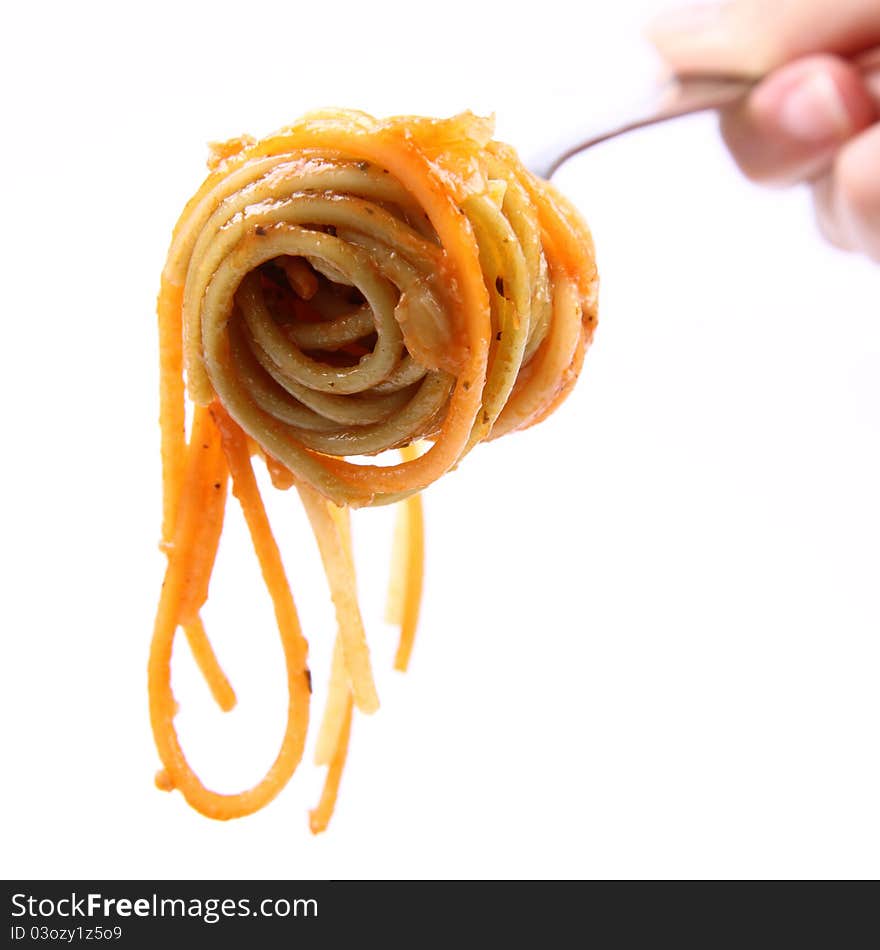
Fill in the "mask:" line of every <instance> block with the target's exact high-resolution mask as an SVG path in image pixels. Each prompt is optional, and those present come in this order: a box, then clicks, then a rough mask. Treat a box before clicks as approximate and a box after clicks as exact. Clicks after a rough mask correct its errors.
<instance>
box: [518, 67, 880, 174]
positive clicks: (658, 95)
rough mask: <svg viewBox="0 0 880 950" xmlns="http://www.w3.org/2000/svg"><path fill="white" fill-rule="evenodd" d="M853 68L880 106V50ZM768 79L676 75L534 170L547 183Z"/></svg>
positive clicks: (578, 131)
mask: <svg viewBox="0 0 880 950" xmlns="http://www.w3.org/2000/svg"><path fill="white" fill-rule="evenodd" d="M853 63H854V64H855V65H856V66H857V67H858V68H860V69H861V70H862V71H863V72H864V73H865V75H866V76H867V77H868V79H869V81H870V82H872V83H873V84H874V85H875V86H876V87H877V96H878V101H880V49H875V50H871V51H869V52H868V53H865V54H862V55H861V56H858V57H856V58H855V59H854V60H853ZM762 78H763V77H762V76H732V75H725V74H720V73H719V74H712V73H693V74H690V75H683V76H675V77H673V78H672V79H670V80H669V81H668V82H667V83H666V84H665V85H663V86H660V87H659V88H658V89H656V90H655V91H654V92H653V94H652V95H651V97H650V98H649V100H648V102H647V103H644V102H643V103H640V104H638V105H636V106H635V107H633V108H631V109H630V110H629V112H628V113H624V118H622V119H621V120H620V121H619V122H617V123H614V124H612V125H610V126H608V125H605V126H603V127H598V128H597V127H596V126H595V125H590V124H589V122H588V120H581V121H580V122H578V123H576V124H574V125H572V126H571V127H570V128H568V129H565V130H564V131H563V133H562V135H561V136H560V137H559V138H558V139H557V140H556V141H553V142H551V143H550V144H549V145H548V146H546V147H544V148H543V149H542V150H540V151H538V152H537V153H536V154H535V155H533V156H532V160H531V161H530V162H529V169H530V170H531V171H533V172H534V173H535V174H536V175H538V176H539V177H541V178H550V177H551V176H552V175H553V174H554V173H555V172H556V171H557V170H558V169H559V168H560V166H561V165H562V164H563V163H564V162H567V161H568V159H570V158H571V157H572V156H574V155H577V154H579V153H580V152H583V151H584V150H586V149H588V148H591V147H592V146H594V145H598V144H599V143H600V142H607V141H608V139H613V138H616V137H617V136H618V135H623V134H625V133H626V132H632V131H635V130H636V129H642V128H645V127H646V126H649V125H656V124H657V123H659V122H667V121H668V120H670V119H677V118H679V117H680V116H684V115H693V114H695V113H697V112H708V111H710V110H713V109H722V108H724V107H726V106H731V105H733V104H735V103H736V102H739V101H740V100H741V99H743V98H744V97H745V96H746V95H747V94H748V93H749V92H750V91H751V89H752V88H753V87H754V86H755V85H756V84H757V83H758V82H759V81H760V80H761V79H762Z"/></svg>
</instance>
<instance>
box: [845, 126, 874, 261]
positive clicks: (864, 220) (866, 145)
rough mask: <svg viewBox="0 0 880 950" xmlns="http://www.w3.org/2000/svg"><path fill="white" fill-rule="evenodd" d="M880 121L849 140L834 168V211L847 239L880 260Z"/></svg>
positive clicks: (856, 247)
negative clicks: (879, 123)
mask: <svg viewBox="0 0 880 950" xmlns="http://www.w3.org/2000/svg"><path fill="white" fill-rule="evenodd" d="M878 170H880V125H878V126H875V127H874V128H872V129H869V130H868V131H866V132H863V133H862V134H861V135H860V136H858V137H857V138H855V139H853V141H852V142H849V143H848V144H847V145H846V146H845V147H844V148H843V149H842V150H841V152H840V154H839V155H838V156H837V159H836V161H835V163H834V170H833V183H834V184H833V188H834V198H833V201H834V211H835V214H836V218H837V220H838V221H839V227H840V229H841V231H842V233H843V236H844V239H845V241H846V243H847V244H848V245H849V246H851V247H853V248H854V249H856V250H860V251H862V252H863V253H865V254H867V255H868V256H869V257H870V258H872V259H873V260H876V261H880V172H878Z"/></svg>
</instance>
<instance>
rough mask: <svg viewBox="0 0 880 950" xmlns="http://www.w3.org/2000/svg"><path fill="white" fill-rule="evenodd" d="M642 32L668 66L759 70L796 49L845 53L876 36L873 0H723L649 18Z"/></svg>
mask: <svg viewBox="0 0 880 950" xmlns="http://www.w3.org/2000/svg"><path fill="white" fill-rule="evenodd" d="M648 37H649V39H650V40H651V41H652V42H653V43H654V45H655V46H656V47H657V49H658V51H659V53H660V55H661V56H662V57H663V59H664V60H665V61H666V62H667V63H668V64H669V66H670V67H671V68H672V70H673V71H674V72H676V73H688V72H707V71H708V72H730V73H744V74H746V75H754V76H759V75H763V74H764V73H766V72H768V71H769V70H771V69H775V68H776V67H777V66H780V65H782V64H783V63H787V62H789V61H791V60H793V59H796V58H798V57H801V56H807V55H809V54H811V53H819V52H830V53H838V54H841V55H845V56H850V55H853V54H855V53H859V52H861V51H862V50H866V49H869V48H870V47H872V46H874V45H876V44H877V43H880V3H878V0H772V2H769V3H768V2H767V0H731V2H728V3H701V4H696V5H691V6H687V7H683V8H681V9H678V10H674V11H672V12H670V13H667V14H664V15H663V16H661V17H659V18H658V19H656V20H655V21H654V22H653V23H652V24H651V25H650V26H649V28H648Z"/></svg>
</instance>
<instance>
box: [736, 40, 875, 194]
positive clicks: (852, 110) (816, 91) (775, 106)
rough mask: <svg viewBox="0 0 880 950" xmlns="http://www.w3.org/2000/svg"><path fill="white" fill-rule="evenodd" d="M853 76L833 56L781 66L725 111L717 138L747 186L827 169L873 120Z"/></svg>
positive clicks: (864, 90) (863, 88)
mask: <svg viewBox="0 0 880 950" xmlns="http://www.w3.org/2000/svg"><path fill="white" fill-rule="evenodd" d="M877 116H878V108H877V104H876V103H875V101H874V99H873V98H872V96H871V93H870V91H869V89H868V87H867V85H866V84H865V82H864V79H863V77H862V75H861V73H860V72H859V71H858V70H857V69H856V68H855V67H853V66H851V65H850V64H849V63H847V62H845V61H844V60H842V59H838V58H837V57H834V56H808V57H806V58H805V59H801V60H798V61H797V62H794V63H790V64H789V65H788V66H783V67H782V68H780V69H778V70H777V71H776V72H774V73H771V75H770V76H768V77H767V79H765V80H763V81H762V82H761V83H759V84H758V85H757V86H756V87H755V89H754V90H753V91H752V93H751V94H750V95H749V96H748V97H747V98H746V99H745V100H744V101H743V102H742V103H739V104H737V105H736V106H734V107H732V108H731V109H729V110H727V111H725V112H724V113H723V115H722V119H721V131H722V134H723V135H724V140H725V142H726V143H727V145H728V147H729V148H730V150H731V152H732V154H733V156H734V158H735V160H736V162H737V164H738V165H739V166H740V168H741V169H742V171H743V172H744V173H745V174H746V175H747V176H748V177H749V178H751V179H752V180H754V181H760V182H764V183H767V184H777V185H787V184H793V183H794V182H797V181H802V180H805V179H812V178H816V177H818V176H819V175H821V174H822V173H823V172H824V171H825V170H827V169H828V168H829V167H830V165H831V163H832V161H833V158H834V155H835V153H836V152H837V150H838V149H839V148H840V146H841V145H843V144H844V143H845V142H846V141H847V140H849V139H850V138H852V137H853V136H854V135H856V134H857V133H859V132H861V131H862V130H863V129H865V128H867V127H868V126H869V125H870V124H871V123H872V122H874V121H875V120H876V119H877Z"/></svg>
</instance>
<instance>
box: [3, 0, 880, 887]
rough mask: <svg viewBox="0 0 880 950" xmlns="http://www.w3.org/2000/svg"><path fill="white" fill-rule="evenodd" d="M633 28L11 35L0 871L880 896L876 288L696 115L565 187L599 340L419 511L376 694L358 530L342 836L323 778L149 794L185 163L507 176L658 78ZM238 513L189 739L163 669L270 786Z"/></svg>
mask: <svg viewBox="0 0 880 950" xmlns="http://www.w3.org/2000/svg"><path fill="white" fill-rule="evenodd" d="M660 6H662V4H660V3H657V2H649V0H643V2H630V3H614V4H612V3H606V2H602V3H598V2H594V3H579V4H574V3H567V2H563V0H542V2H541V3H540V4H519V5H517V4H514V3H511V2H509V0H508V2H505V3H499V2H492V3H476V2H473V0H470V2H457V0H456V2H453V0H449V2H446V3H440V4H437V5H420V4H416V3H406V4H393V3H381V2H373V3H363V2H358V3H348V2H346V3H343V2H341V0H337V2H335V3H332V4H296V3H291V2H284V3H278V4H267V3H259V2H248V3H235V4H230V3H220V2H214V3H210V4H190V3H175V4H160V3H150V4H143V5H130V4H105V5H99V4H94V3H76V4H62V3H54V4H24V3H21V4H17V5H16V6H15V9H14V10H13V11H12V12H7V13H6V17H5V19H6V27H5V31H4V32H5V36H4V39H5V43H4V47H5V49H4V55H3V57H2V58H0V72H2V77H0V78H2V87H3V89H4V110H3V111H4V119H3V129H2V131H0V135H2V138H3V142H2V151H0V155H2V158H0V161H2V164H3V170H4V175H3V180H4V183H5V184H4V194H3V205H4V220H3V227H2V230H0V244H2V257H0V259H2V265H3V313H4V319H3V331H2V333H3V350H2V352H3V368H2V373H0V386H2V399H3V406H4V412H3V435H4V443H5V453H4V454H5V458H6V462H5V464H4V466H3V469H2V478H3V491H2V496H0V497H2V506H3V511H2V536H3V551H4V558H5V561H6V564H5V567H4V571H3V577H4V582H3V588H4V594H3V597H2V601H0V603H2V612H3V616H2V649H3V657H2V664H0V704H2V709H0V715H2V723H3V727H2V728H3V776H4V777H3V784H2V793H0V794H2V800H3V807H2V822H3V829H2V836H0V837H2V841H3V846H2V849H0V851H2V856H0V872H2V873H3V874H4V875H5V876H9V877H25V876H35V877H68V876H72V877H90V876H96V877H146V878H154V877H155V878H162V877H217V878H224V877H229V878H238V877H282V878H287V877H294V878H297V877H298V878H315V877H336V878H348V877H391V876H394V877H404V878H409V877H489V876H501V877H546V876H557V877H570V876H571V877H609V876H610V877H643V876H661V877H678V876H687V877H704V876H723V877H737V876H795V877H810V876H846V877H858V876H873V877H876V876H877V875H878V874H880V809H878V808H877V802H878V801H880V765H878V754H877V753H878V737H880V715H878V713H880V691H878V689H877V680H878V665H880V646H878V631H880V590H878V577H880V493H878V491H877V486H878V485H880V398H878V397H880V319H878V318H880V312H878V310H880V307H878V300H880V270H878V269H877V268H876V267H872V266H871V265H870V264H868V263H867V262H865V261H861V260H858V259H856V258H852V257H848V256H845V255H842V254H839V253H837V252H835V251H832V250H831V249H829V248H828V247H826V246H825V245H823V244H822V243H821V242H820V240H819V239H818V238H817V236H816V234H815V233H814V229H813V224H812V218H811V211H810V208H809V204H808V201H807V198H806V195H804V194H801V193H797V192H795V193H776V192H762V191H760V190H758V189H756V188H754V187H752V186H750V185H749V184H747V183H746V182H744V181H743V180H742V179H740V177H739V176H738V175H737V173H736V171H735V169H734V168H733V166H732V163H731V161H730V159H729V158H728V157H727V156H726V154H725V152H724V150H723V148H722V147H721V145H720V142H719V140H718V137H717V134H716V130H715V121H714V119H713V118H712V117H711V116H710V117H701V118H695V119H691V120H686V121H683V122H681V123H677V124H674V125H670V126H667V127H665V128H660V129H656V130H653V131H646V132H644V133H641V134H638V135H634V136H632V137H629V138H627V139H623V140H620V141H619V142H616V143H613V144H610V145H608V146H606V147H604V148H602V149H601V150H596V151H595V152H593V153H591V154H589V155H585V156H583V157H581V158H579V159H577V160H575V161H573V162H571V164H570V165H569V166H568V167H566V168H565V169H564V170H563V172H561V173H560V174H559V176H558V179H557V183H558V184H559V185H560V187H562V188H563V190H564V191H566V192H567V193H568V194H569V195H570V197H571V198H572V199H573V200H574V201H575V202H576V203H577V205H578V206H579V208H580V209H581V210H582V212H583V214H584V215H585V217H586V218H587V220H588V221H589V223H590V225H591V227H592V228H593V231H594V234H595V238H596V243H597V247H598V253H599V263H600V269H601V273H602V281H603V283H602V302H601V318H600V329H599V332H598V335H597V338H596V342H595V345H594V347H593V349H592V350H591V351H590V353H589V354H588V357H587V361H586V365H585V368H584V373H583V376H582V379H581V381H580V383H579V386H578V388H577V390H576V392H575V394H574V395H573V397H572V398H571V399H570V400H569V401H568V402H567V403H566V404H565V405H564V407H563V408H562V409H561V410H560V411H559V412H558V413H557V414H556V415H555V416H554V417H553V418H552V419H550V420H549V421H548V422H547V423H545V424H543V425H541V426H539V427H537V428H535V429H533V430H531V431H529V432H527V433H525V434H520V435H515V436H512V437H510V438H508V439H504V440H502V441H501V442H498V443H494V444H492V445H491V446H486V447H483V448H481V449H479V450H477V451H476V452H474V453H473V455H471V456H470V457H469V458H468V459H467V460H466V462H465V464H463V465H462V466H461V468H460V469H459V470H458V471H457V472H455V473H454V474H452V475H450V476H449V477H447V478H445V479H444V480H442V481H441V482H440V483H438V484H437V485H435V486H434V487H432V488H431V490H430V491H429V492H428V493H427V497H426V508H427V518H428V537H429V553H428V578H427V587H426V594H425V602H424V612H423V622H422V625H421V629H420V633H419V639H418V642H417V645H416V649H415V654H414V658H413V662H412V666H411V670H410V673H409V674H408V675H407V676H406V677H402V676H400V675H399V674H394V673H393V672H391V670H390V662H391V656H392V653H393V646H394V633H393V631H392V630H391V628H388V627H386V626H385V625H384V624H383V623H382V622H381V616H382V601H383V595H384V587H385V583H386V574H387V543H388V540H389V537H390V526H391V519H390V514H389V513H388V512H387V511H373V512H371V511H368V512H364V513H362V514H360V515H358V517H357V518H356V524H355V529H356V532H357V543H358V552H359V558H360V582H361V590H362V599H363V606H364V614H365V617H366V620H367V623H368V628H369V633H370V637H371V641H372V643H373V650H374V658H375V663H376V668H377V670H378V671H379V686H380V693H381V696H382V701H383V707H382V709H381V711H380V712H379V714H378V715H377V716H375V717H373V718H372V719H370V720H367V719H364V718H358V720H357V721H356V723H355V728H354V733H353V739H352V754H351V758H350V764H349V767H348V770H347V772H346V775H345V778H344V780H343V785H342V790H341V795H340V802H339V808H338V812H337V815H336V817H335V819H334V821H333V823H332V825H331V828H330V830H329V831H328V832H327V833H326V834H325V835H323V836H320V837H317V838H313V837H311V836H310V835H309V833H308V831H307V809H308V807H310V806H312V805H313V804H314V803H315V802H316V800H317V795H318V792H319V788H320V783H321V780H322V777H323V776H322V772H321V771H319V770H318V769H316V768H315V767H314V766H313V765H312V764H311V761H306V762H304V763H303V765H302V767H301V768H300V770H299V771H298V773H297V774H296V775H295V776H294V779H293V781H292V782H291V783H290V785H289V786H288V787H287V789H286V790H285V791H284V792H283V794H282V795H281V796H280V797H279V798H278V799H276V801H275V802H274V803H273V804H272V805H270V806H269V807H268V808H266V809H265V810H264V811H263V812H261V813H260V814H258V815H256V816H254V817H251V818H247V819H244V820H241V821H237V822H232V823H227V824H222V823H215V822H212V821H209V820H207V819H205V818H202V817H201V816H200V815H198V814H196V813H194V812H193V811H191V810H190V809H189V808H188V807H187V806H186V805H185V803H184V802H183V800H182V799H181V798H180V796H179V795H177V794H173V795H163V794H161V793H160V792H158V791H156V790H155V789H154V787H153V784H152V778H153V773H154V770H155V768H156V767H157V764H158V762H157V759H156V755H155V751H154V748H153V743H152V737H151V735H150V729H149V723H148V717H147V705H146V658H147V653H148V645H149V638H150V632H151V626H152V619H153V611H154V609H155V601H156V596H157V594H158V589H159V584H160V581H161V575H162V571H163V559H162V557H161V555H160V554H159V552H158V550H157V547H156V541H157V538H158V530H159V514H160V496H159V459H158V430H157V423H156V420H157V396H156V390H157V371H156V363H157V355H156V325H155V317H154V313H153V305H154V299H155V294H156V291H157V289H158V278H159V272H160V269H161V267H162V263H163V258H164V254H165V251H166V248H167V243H168V239H169V236H170V231H171V227H172V225H173V224H174V221H175V220H176V218H177V215H178V213H179V211H180V210H181V208H182V206H183V203H184V201H185V200H186V199H187V198H188V197H189V195H190V194H191V192H192V191H193V190H194V189H195V188H196V186H197V185H198V184H199V182H200V181H201V179H202V176H203V174H204V165H203V162H204V158H205V155H206V149H205V143H206V142H207V141H208V140H212V139H214V140H216V139H224V138H227V137H230V136H233V135H237V134H239V133H241V132H244V131H249V132H253V133H256V134H265V133H266V132H269V131H271V130H272V129H273V128H276V127H278V126H280V125H282V124H283V123H284V122H286V121H288V120H291V119H293V118H295V117H296V116H298V115H299V114H300V113H302V112H304V111H306V110H308V109H311V108H315V107H319V106H322V105H343V106H353V107H360V108H364V109H366V110H368V111H372V112H375V113H378V114H390V113H399V112H416V113H423V114H438V115H443V114H450V113H454V112H456V111H458V110H460V109H463V108H468V107H470V108H472V109H474V110H475V111H478V112H491V111H493V110H494V111H495V112H496V114H497V122H498V135H499V137H501V138H504V139H507V140H509V141H511V142H512V143H513V144H515V145H516V146H517V147H519V148H520V150H521V151H522V152H523V153H525V154H528V152H529V150H530V149H535V148H537V147H538V146H539V145H540V144H541V140H542V139H543V138H544V137H545V136H546V135H547V134H550V133H549V132H548V128H550V127H552V125H553V124H554V123H558V122H560V121H562V120H563V118H564V116H565V115H566V114H567V113H568V114H577V115H582V116H584V117H590V116H597V115H604V114H607V113H609V112H612V111H613V110H614V109H615V108H616V107H622V106H623V105H625V104H626V102H627V100H628V99H629V98H630V97H631V95H632V94H634V93H635V92H637V91H638V90H639V89H641V88H645V87H646V86H647V85H648V84H650V83H651V81H652V79H653V77H654V75H655V71H656V68H657V64H656V62H655V61H654V60H653V59H652V57H651V53H650V51H649V50H648V48H647V47H646V46H645V45H644V44H643V43H642V41H641V40H640V38H639V35H640V29H641V25H642V23H643V22H644V20H645V17H646V16H647V15H648V14H650V13H651V12H652V11H655V10H656V9H658V8H659V7H660ZM271 501H272V510H273V512H274V523H275V525H276V531H277V534H278V536H279V538H280V539H281V543H282V547H283V551H284V555H285V561H286V564H287V567H288V572H289V575H290V578H291V582H292V586H293V590H294V593H295V596H296V598H297V602H298V605H299V607H300V610H301V614H302V617H303V621H304V624H305V628H306V632H307V635H308V636H309V638H310V640H311V642H312V655H313V661H312V665H313V670H314V674H315V683H316V698H317V699H318V700H320V698H321V697H322V695H323V682H324V678H325V676H326V668H327V649H326V644H327V643H328V642H329V640H330V638H331V637H332V635H333V632H334V623H333V617H332V613H331V609H330V605H329V597H328V593H327V590H326V584H325V581H324V579H323V575H322V573H321V571H320V568H319V566H318V564H317V553H316V549H315V546H314V542H313V540H312V538H311V535H310V533H309V532H308V530H307V527H306V524H305V520H304V518H303V516H302V514H301V512H300V511H299V510H298V503H297V501H296V499H295V497H294V496H292V495H280V496H279V495H276V494H273V495H272V499H271ZM240 520H241V519H240V514H239V513H238V512H237V511H236V510H235V509H234V508H232V507H230V517H229V525H228V528H229V530H228V532H227V534H226V536H225V539H224V545H223V549H222V554H221V561H220V563H219V565H218V576H217V580H216V583H215V585H214V588H213V591H214V595H213V597H214V599H213V601H212V605H211V607H210V608H209V611H208V623H209V625H210V629H211V631H212V633H213V634H214V636H215V639H216V642H217V646H218V651H219V652H220V655H221V659H222V660H223V662H224V664H225V665H226V667H227V669H228V672H229V675H230V677H231V679H232V681H233V684H234V685H235V687H236V688H237V690H238V693H239V699H240V708H239V710H238V711H236V712H234V713H232V714H231V715H230V716H228V717H225V718H224V717H222V716H221V715H220V714H219V713H215V712H214V711H213V710H212V709H211V706H210V702H209V700H208V698H207V695H206V690H205V688H204V686H203V684H202V683H201V682H199V680H198V678H197V677H196V676H195V675H194V674H193V670H192V663H191V660H190V659H189V657H188V656H187V654H186V650H185V649H180V650H179V651H178V654H177V660H178V661H179V662H178V665H177V669H176V673H175V686H176V689H177V693H178V696H179V698H180V701H181V706H182V713H181V716H180V719H179V722H180V726H181V731H182V733H183V735H184V739H185V741H186V743H187V747H188V748H189V749H190V750H191V756H192V760H193V762H194V764H195V765H196V767H197V768H198V769H199V770H200V771H201V773H202V775H203V776H204V777H205V778H206V779H207V780H209V781H211V782H213V783H214V784H215V785H216V786H217V787H218V788H220V789H222V790H234V789H238V788H241V787H243V786H244V785H245V784H246V783H250V782H253V781H254V780H256V779H257V778H258V777H259V776H260V775H261V774H262V771H263V770H264V769H265V767H266V766H267V765H268V763H269V762H270V761H271V758H272V757H273V754H274V751H275V749H276V747H277V742H278V739H279V737H280V734H281V730H282V725H283V704H284V697H283V694H282V678H281V674H280V672H279V661H280V652H279V648H278V646H277V642H276V639H275V633H274V624H273V621H272V616H271V612H270V610H269V608H268V606H267V598H266V595H265V593H264V591H263V590H262V589H261V588H260V586H259V583H258V575H257V569H256V567H255V564H254V562H253V555H252V553H251V550H250V548H249V545H248V542H247V538H246V535H245V533H244V531H243V529H242V527H241V524H240ZM315 708H316V712H317V710H318V708H319V707H317V706H316V707H315ZM311 751H312V746H311V742H310V745H309V749H308V754H309V755H310V754H311Z"/></svg>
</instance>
